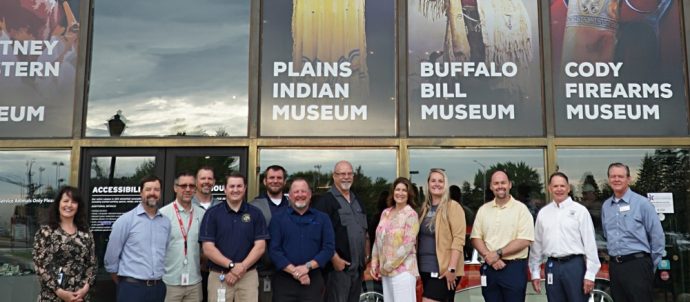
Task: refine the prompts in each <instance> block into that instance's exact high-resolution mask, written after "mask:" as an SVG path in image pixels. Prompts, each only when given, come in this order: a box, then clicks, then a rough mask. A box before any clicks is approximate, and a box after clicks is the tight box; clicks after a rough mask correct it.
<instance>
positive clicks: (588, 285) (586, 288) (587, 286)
mask: <svg viewBox="0 0 690 302" xmlns="http://www.w3.org/2000/svg"><path fill="white" fill-rule="evenodd" d="M592 290H594V281H592V280H587V279H585V282H584V284H583V285H582V291H583V292H584V293H585V295H589V293H591V292H592Z"/></svg>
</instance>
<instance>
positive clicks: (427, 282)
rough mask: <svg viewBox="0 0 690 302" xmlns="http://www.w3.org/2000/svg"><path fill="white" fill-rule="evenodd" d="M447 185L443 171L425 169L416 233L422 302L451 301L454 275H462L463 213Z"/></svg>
mask: <svg viewBox="0 0 690 302" xmlns="http://www.w3.org/2000/svg"><path fill="white" fill-rule="evenodd" d="M448 187H449V184H448V175H446V172H445V170H443V169H431V170H430V171H429V176H428V177H427V186H426V189H425V193H426V194H425V195H424V203H423V204H422V215H421V216H420V220H421V221H422V222H421V226H420V231H419V236H418V238H419V240H418V254H419V271H420V275H421V277H422V284H423V287H424V293H423V295H422V297H423V300H422V301H424V302H431V301H453V298H454V295H455V286H456V284H457V281H458V278H459V277H462V276H463V275H464V270H463V266H462V265H463V263H464V260H463V254H462V250H463V247H464V245H465V229H466V225H465V213H464V211H463V209H462V206H460V205H459V204H458V203H457V202H454V201H452V200H451V199H450V194H449V190H448Z"/></svg>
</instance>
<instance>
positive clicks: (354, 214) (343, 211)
mask: <svg viewBox="0 0 690 302" xmlns="http://www.w3.org/2000/svg"><path fill="white" fill-rule="evenodd" d="M330 192H331V193H333V196H335V199H336V200H337V201H338V203H339V204H340V209H338V215H339V216H340V222H341V223H342V224H343V226H345V227H346V228H347V239H348V241H349V242H350V256H351V257H352V259H350V262H351V263H352V266H353V268H357V267H358V266H359V264H360V263H364V262H365V261H364V249H365V245H366V239H367V216H366V214H365V213H364V209H362V207H360V203H359V202H358V201H357V196H355V193H353V192H352V191H350V201H349V202H348V201H347V199H345V196H343V194H341V193H340V191H338V189H336V187H335V186H333V187H332V188H331V190H330Z"/></svg>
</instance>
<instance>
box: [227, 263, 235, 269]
mask: <svg viewBox="0 0 690 302" xmlns="http://www.w3.org/2000/svg"><path fill="white" fill-rule="evenodd" d="M233 268H235V262H232V261H230V263H228V269H233Z"/></svg>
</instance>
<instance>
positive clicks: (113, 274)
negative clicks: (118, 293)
mask: <svg viewBox="0 0 690 302" xmlns="http://www.w3.org/2000/svg"><path fill="white" fill-rule="evenodd" d="M110 279H113V282H115V284H117V283H119V282H120V278H118V277H117V274H116V273H110Z"/></svg>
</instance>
